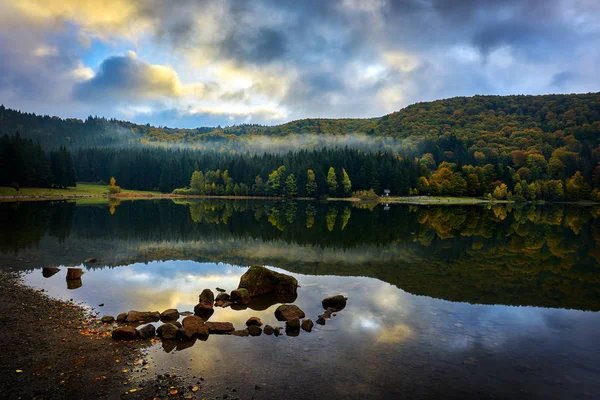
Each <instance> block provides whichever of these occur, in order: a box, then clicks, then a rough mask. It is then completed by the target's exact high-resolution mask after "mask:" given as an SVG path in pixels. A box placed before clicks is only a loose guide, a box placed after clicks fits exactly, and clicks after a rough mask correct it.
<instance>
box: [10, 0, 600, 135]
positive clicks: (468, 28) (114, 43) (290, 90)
mask: <svg viewBox="0 0 600 400" xmlns="http://www.w3.org/2000/svg"><path fill="white" fill-rule="evenodd" d="M0 23H1V24H0V58H1V59H2V60H3V62H2V65H0V96H1V101H2V102H5V103H6V105H7V106H9V107H18V108H22V109H24V110H27V111H35V112H44V113H46V112H52V113H55V114H58V115H61V116H79V117H81V116H85V115H87V114H89V113H92V114H97V115H106V116H108V117H116V118H127V119H133V120H135V121H137V122H151V123H154V124H159V125H171V126H185V127H195V126H201V125H213V124H221V125H229V124H233V123H241V122H251V123H268V124H273V123H279V122H284V121H286V120H289V119H296V118H307V117H372V116H380V115H383V114H385V113H388V112H392V111H395V110H397V109H400V108H402V107H404V106H406V105H408V104H411V103H414V102H417V101H429V100H435V99H438V98H444V97H451V96H461V95H474V94H522V93H525V94H539V93H556V92H565V93H568V92H582V91H584V92H586V91H598V90H600V76H599V75H598V74H597V72H596V69H597V68H596V66H597V65H598V62H599V61H600V52H599V51H598V50H599V48H598V47H599V45H598V43H600V3H599V2H594V1H589V0H547V1H539V0H502V1H500V0H498V1H494V0H406V1H393V0H332V1H320V0H307V1H302V2H282V1H278V0H263V1H253V2H245V1H243V2H240V1H233V0H224V1H210V0H181V1H179V2H177V5H176V6H174V5H173V4H172V3H169V2H164V1H160V0H127V1H125V0H105V1H102V2H99V1H92V0H63V1H61V2H54V3H53V6H52V7H48V5H47V2H45V1H43V0H20V1H16V0H15V1H13V2H10V1H9V2H4V3H3V4H2V5H0Z"/></svg>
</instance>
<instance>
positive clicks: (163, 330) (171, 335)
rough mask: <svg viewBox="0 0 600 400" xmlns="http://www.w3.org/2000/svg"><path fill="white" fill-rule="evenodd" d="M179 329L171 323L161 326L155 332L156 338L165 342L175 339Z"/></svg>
mask: <svg viewBox="0 0 600 400" xmlns="http://www.w3.org/2000/svg"><path fill="white" fill-rule="evenodd" d="M178 331H179V328H178V327H177V326H175V325H174V324H171V323H166V324H162V325H161V326H159V327H158V329H157V330H156V333H157V334H158V336H160V337H161V338H163V339H165V340H173V339H177V336H178Z"/></svg>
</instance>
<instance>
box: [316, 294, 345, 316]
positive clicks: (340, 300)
mask: <svg viewBox="0 0 600 400" xmlns="http://www.w3.org/2000/svg"><path fill="white" fill-rule="evenodd" d="M346 300H348V299H347V298H346V297H344V296H342V295H341V294H338V295H337V296H331V297H327V298H326V299H323V301H321V304H322V305H323V309H325V310H327V309H328V308H331V309H333V311H334V312H336V311H341V310H343V309H344V308H346Z"/></svg>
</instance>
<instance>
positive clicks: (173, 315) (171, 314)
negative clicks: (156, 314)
mask: <svg viewBox="0 0 600 400" xmlns="http://www.w3.org/2000/svg"><path fill="white" fill-rule="evenodd" d="M160 319H162V320H167V321H173V320H177V319H179V311H177V310H176V309H174V308H169V309H168V310H165V311H163V312H161V313H160Z"/></svg>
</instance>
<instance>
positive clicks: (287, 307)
mask: <svg viewBox="0 0 600 400" xmlns="http://www.w3.org/2000/svg"><path fill="white" fill-rule="evenodd" d="M305 316H306V315H305V314H304V311H302V310H301V309H300V308H299V307H298V306H296V305H293V304H284V305H281V306H279V307H277V309H276V310H275V318H277V320H278V321H288V320H290V319H294V318H304V317H305Z"/></svg>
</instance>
